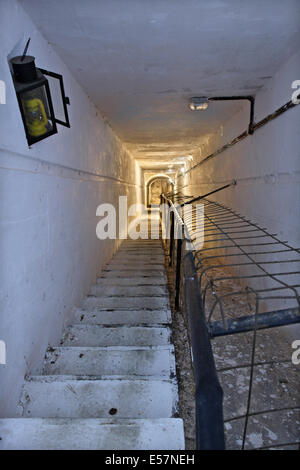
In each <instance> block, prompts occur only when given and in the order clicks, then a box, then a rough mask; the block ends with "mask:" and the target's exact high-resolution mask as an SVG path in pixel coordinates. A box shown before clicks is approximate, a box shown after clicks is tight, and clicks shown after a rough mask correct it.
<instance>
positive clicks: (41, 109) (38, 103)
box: [21, 85, 53, 138]
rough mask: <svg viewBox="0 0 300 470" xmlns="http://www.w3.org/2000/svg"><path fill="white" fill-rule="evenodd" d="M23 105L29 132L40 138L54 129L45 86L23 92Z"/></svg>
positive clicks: (32, 135)
mask: <svg viewBox="0 0 300 470" xmlns="http://www.w3.org/2000/svg"><path fill="white" fill-rule="evenodd" d="M21 101H22V107H23V112H24V118H25V124H26V128H27V132H28V134H29V135H30V136H31V137H32V138H39V137H41V136H43V135H44V134H47V133H48V132H51V131H52V130H53V124H52V120H51V114H50V111H49V106H48V100H47V94H46V89H45V86H44V85H42V86H39V87H38V88H34V89H33V90H30V91H25V92H23V93H22V94H21Z"/></svg>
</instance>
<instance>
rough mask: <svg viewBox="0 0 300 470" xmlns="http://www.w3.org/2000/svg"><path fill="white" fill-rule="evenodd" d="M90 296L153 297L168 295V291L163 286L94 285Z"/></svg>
mask: <svg viewBox="0 0 300 470" xmlns="http://www.w3.org/2000/svg"><path fill="white" fill-rule="evenodd" d="M90 295H94V296H98V297H99V296H103V297H105V296H118V297H121V296H122V297H137V296H145V295H146V296H150V295H153V296H155V297H158V296H165V297H167V296H168V295H169V293H168V289H167V287H166V286H165V285H163V286H159V285H158V286H151V285H147V286H137V285H133V286H125V287H124V286H105V287H101V286H99V285H94V286H92V287H91V290H90Z"/></svg>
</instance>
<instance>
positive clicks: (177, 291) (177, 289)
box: [175, 225, 183, 308]
mask: <svg viewBox="0 0 300 470" xmlns="http://www.w3.org/2000/svg"><path fill="white" fill-rule="evenodd" d="M177 233H178V235H179V236H178V238H177V253H176V284H175V308H178V307H179V294H180V280H181V252H182V237H183V226H182V225H180V226H179V227H178V230H177Z"/></svg>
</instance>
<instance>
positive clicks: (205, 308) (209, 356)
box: [161, 182, 300, 449]
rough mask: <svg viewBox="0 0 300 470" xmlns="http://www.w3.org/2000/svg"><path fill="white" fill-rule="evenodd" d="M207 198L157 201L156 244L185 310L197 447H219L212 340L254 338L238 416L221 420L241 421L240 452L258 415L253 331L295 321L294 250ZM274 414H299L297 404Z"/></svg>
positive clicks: (298, 259)
mask: <svg viewBox="0 0 300 470" xmlns="http://www.w3.org/2000/svg"><path fill="white" fill-rule="evenodd" d="M231 184H235V182H232V183H231ZM231 184H230V185H231ZM230 185H226V186H223V187H222V188H219V189H218V190H215V191H213V193H214V192H216V191H219V190H222V189H225V188H227V187H229V186H230ZM206 196H207V195H204V196H198V197H196V198H195V197H193V196H186V195H183V194H181V193H176V194H172V195H171V194H168V195H162V196H161V203H162V207H163V208H164V209H163V213H162V221H164V222H162V229H163V230H164V231H165V233H163V237H162V238H163V243H164V246H165V249H166V250H167V252H168V255H169V264H170V266H172V267H173V269H174V273H175V280H174V284H175V285H174V288H175V306H176V308H178V307H179V306H180V305H181V306H182V307H183V308H184V310H185V312H186V315H187V317H188V323H189V330H190V331H189V334H190V340H191V347H192V354H193V367H194V374H195V385H196V394H195V400H196V446H197V449H219V448H221V449H222V448H224V428H223V412H222V388H221V386H220V381H219V379H218V375H217V372H216V365H215V360H214V355H213V352H212V346H211V339H213V338H219V337H222V336H223V337H225V336H228V335H234V334H236V333H245V332H249V331H250V332H251V331H252V332H253V339H252V346H251V348H252V352H251V354H250V356H251V358H250V361H249V364H247V365H245V364H244V365H243V367H245V366H247V367H249V370H250V373H249V386H248V397H247V404H246V408H245V413H243V414H240V415H238V416H236V417H234V418H231V419H225V422H232V419H233V420H237V419H243V420H244V426H243V432H242V438H241V442H242V444H241V448H242V449H244V448H245V446H246V437H247V430H248V426H249V420H250V418H251V417H253V416H254V415H255V414H257V413H254V412H253V411H251V400H252V392H253V377H254V370H255V367H256V366H257V365H258V364H259V361H258V360H256V356H255V354H256V336H257V332H258V330H261V329H268V328H273V327H278V326H283V325H290V324H294V323H299V322H300V315H299V305H300V300H299V288H300V284H299V274H300V270H299V269H297V266H298V265H299V266H300V252H299V250H298V249H294V248H293V247H291V246H290V245H289V244H288V243H287V242H285V241H281V240H279V239H278V238H277V236H276V234H270V233H269V232H267V230H266V229H265V228H261V227H259V226H258V225H257V224H255V223H253V222H251V221H250V220H248V219H247V218H245V217H243V216H241V215H240V214H238V213H237V212H235V211H233V210H232V209H230V208H228V207H225V206H224V205H221V204H219V203H216V202H214V201H211V200H209V199H207V197H206ZM200 200H201V203H202V204H203V205H204V219H203V224H202V227H200V229H199V226H198V227H197V228H196V229H195V228H194V227H195V217H196V211H195V204H196V202H198V201H200ZM188 204H190V208H191V209H192V210H189V211H188V212H187V213H185V214H184V216H183V217H181V209H182V208H183V207H185V206H186V205H188ZM163 225H164V227H163ZM197 230H198V231H199V230H202V231H203V235H204V238H205V244H204V246H202V245H201V246H200V245H199V246H197V235H198V234H197ZM187 243H189V249H188V250H187V249H186V248H187V246H186V245H187ZM191 244H192V250H191V249H190V248H191ZM293 266H294V267H295V268H292V267H293ZM286 267H287V268H286ZM237 305H238V307H237ZM249 313H250V314H249ZM271 362H272V363H276V364H277V363H278V364H280V363H282V362H283V361H280V360H278V361H277V362H276V361H273V360H272V361H271ZM285 362H287V361H285ZM279 409H284V410H298V409H299V406H298V405H297V404H296V406H294V407H292V406H290V407H289V406H282V407H281V408H279ZM272 411H274V409H272V408H271V407H270V409H264V410H263V412H264V413H265V414H266V413H270V412H272ZM275 411H276V410H275ZM258 414H259V413H258Z"/></svg>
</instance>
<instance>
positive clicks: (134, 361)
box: [43, 345, 175, 378]
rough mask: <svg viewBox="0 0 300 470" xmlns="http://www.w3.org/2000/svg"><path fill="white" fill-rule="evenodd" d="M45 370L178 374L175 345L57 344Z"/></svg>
mask: <svg viewBox="0 0 300 470" xmlns="http://www.w3.org/2000/svg"><path fill="white" fill-rule="evenodd" d="M43 373H44V374H50V375H54V374H55V375H56V374H58V375H59V374H62V375H132V376H134V375H136V376H164V377H167V378H170V376H171V375H173V376H174V375H175V360H174V348H173V346H171V345H169V346H156V347H150V346H144V347H139V348H137V347H130V346H119V347H117V346H115V347H102V348H97V347H94V348H91V347H89V348H84V347H56V348H51V350H48V351H47V353H46V357H45V364H44V370H43Z"/></svg>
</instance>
